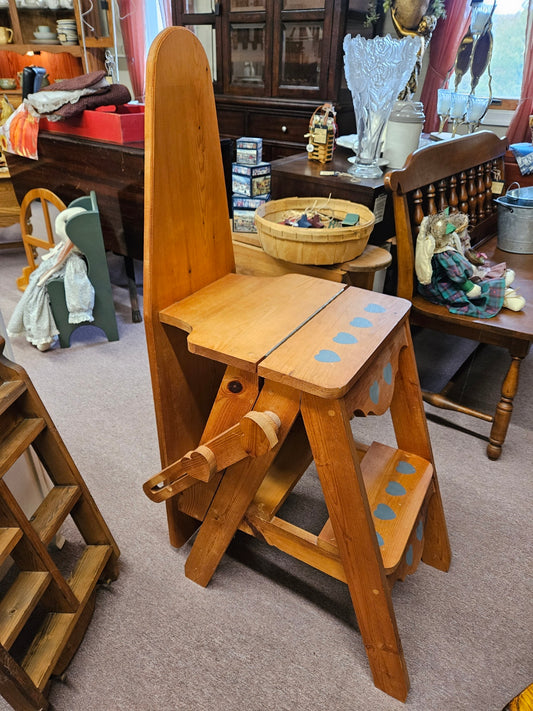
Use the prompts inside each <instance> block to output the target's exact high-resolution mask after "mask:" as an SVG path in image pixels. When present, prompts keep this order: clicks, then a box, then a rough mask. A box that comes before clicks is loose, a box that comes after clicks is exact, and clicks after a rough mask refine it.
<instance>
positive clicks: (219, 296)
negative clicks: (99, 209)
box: [144, 27, 450, 700]
mask: <svg viewBox="0 0 533 711" xmlns="http://www.w3.org/2000/svg"><path fill="white" fill-rule="evenodd" d="M147 87H148V92H147V96H146V109H145V111H146V137H145V150H146V172H145V179H146V185H145V210H146V213H145V252H144V254H145V259H144V270H145V272H144V307H145V328H146V335H147V345H148V354H149V360H150V369H151V377H152V386H153V395H154V404H155V411H156V418H157V426H158V435H159V446H160V452H161V461H162V465H163V470H162V471H161V472H160V473H159V474H156V475H155V476H153V477H152V478H151V479H150V480H148V481H147V482H146V483H145V485H144V491H145V493H146V494H147V496H148V497H149V498H150V499H152V500H153V501H155V502H163V501H164V502H165V504H166V507H167V518H168V525H169V534H170V541H171V543H172V545H174V546H180V545H182V544H183V543H184V542H185V541H187V540H188V539H189V538H190V536H191V534H192V533H193V532H194V531H195V530H196V529H198V532H197V535H196V537H195V540H194V543H193V545H192V548H191V551H190V553H189V556H188V559H187V562H186V564H185V574H186V575H187V577H189V578H190V579H192V580H194V581H195V582H197V583H198V584H200V585H204V586H205V585H207V584H208V582H209V580H210V579H211V577H212V575H213V574H214V572H215V570H216V568H217V566H218V563H219V562H220V560H221V558H222V556H223V555H224V553H225V551H226V549H227V547H228V546H229V544H230V543H231V540H232V538H233V537H234V535H235V533H236V532H237V531H238V530H241V531H244V532H246V533H248V534H250V535H254V536H257V537H259V538H260V539H261V540H263V541H266V542H268V543H269V544H270V545H273V546H276V547H277V548H279V549H280V550H282V551H284V552H286V553H288V554H289V555H291V556H293V557H295V558H298V559H299V560H302V561H304V562H306V563H308V564H309V565H311V566H313V567H315V568H317V569H319V570H321V571H324V572H326V573H327V574H329V575H332V576H333V577H335V578H337V579H339V580H342V581H343V582H345V583H347V584H348V587H349V590H350V594H351V597H352V600H353V604H354V608H355V611H356V615H357V620H358V624H359V628H360V630H361V634H362V637H363V640H364V643H365V647H366V649H367V653H368V657H369V662H370V666H371V669H372V673H373V677H374V682H375V684H376V685H377V686H378V687H379V688H381V689H383V690H384V691H386V692H387V693H388V694H391V695H392V696H394V697H396V698H399V699H403V700H404V699H405V698H406V696H407V692H408V688H409V679H408V674H407V670H406V664H405V660H404V657H403V652H402V648H401V642H400V638H399V634H398V629H397V625H396V620H395V615H394V610H393V607H392V600H391V587H392V584H393V583H394V581H395V580H397V579H403V578H405V576H406V575H407V574H409V573H412V572H414V570H415V569H416V567H417V565H418V563H419V561H420V559H421V558H422V557H423V559H424V560H425V562H427V563H429V564H430V565H433V566H434V567H437V568H439V569H441V570H446V569H447V568H448V565H449V562H450V550H449V544H448V536H447V532H446V524H445V520H444V514H443V510H442V503H441V499H440V494H439V488H438V482H437V478H436V474H435V471H434V466H433V457H432V452H431V444H430V442H429V437H428V431H427V425H426V421H425V416H424V411H423V404H422V397H421V394H420V389H419V385H418V379H417V373H416V365H415V360H414V355H413V350H412V343H411V340H410V332H409V324H408V311H409V308H410V304H409V302H407V301H406V300H404V299H397V298H396V297H393V296H385V295H383V294H376V293H373V292H370V291H367V290H363V289H358V288H355V287H346V286H345V285H343V284H337V283H334V282H330V281H326V280H322V279H317V278H314V277H310V276H306V275H300V274H287V275H284V276H280V277H254V276H249V275H237V274H235V273H234V271H233V269H234V263H233V253H232V248H231V234H230V229H229V220H228V212H227V202H226V195H225V187H224V176H223V170H222V159H221V154H220V143H219V137H218V130H217V118H216V110H215V102H214V96H213V88H212V82H211V76H210V72H209V68H208V63H207V58H206V56H205V53H204V50H203V48H202V46H201V44H200V42H199V41H198V39H197V38H196V37H195V36H194V35H193V34H192V33H191V32H190V31H188V30H186V29H184V28H179V27H173V28H168V29H166V30H164V31H163V32H162V33H161V34H160V35H159V36H158V37H157V38H156V40H155V41H154V43H153V45H152V48H151V50H150V54H149V59H148V65H147ZM177 117H179V121H177ZM388 410H390V412H391V415H392V419H393V423H394V430H395V435H396V440H397V442H396V445H397V446H396V447H390V446H388V445H385V444H381V443H372V444H371V445H369V446H367V445H362V444H356V442H355V440H354V437H353V434H352V430H351V424H350V419H351V417H352V415H353V413H355V412H357V414H359V415H362V416H366V415H370V414H378V415H380V414H383V413H384V412H386V411H388ZM313 458H314V460H315V463H316V466H317V471H318V475H319V478H320V481H321V485H322V490H323V494H324V499H325V502H326V507H327V509H328V513H329V517H328V518H327V520H325V521H324V525H323V530H322V532H321V533H320V534H319V535H314V534H311V533H309V532H308V531H306V530H304V529H302V528H300V527H298V526H295V525H293V524H291V523H289V522H288V521H285V520H283V519H282V518H281V517H280V516H279V515H278V512H279V509H280V507H281V506H282V504H283V502H284V501H285V500H286V498H287V497H288V496H289V495H290V493H291V491H292V489H293V488H294V486H295V485H296V483H297V482H298V480H299V478H300V477H301V476H302V475H303V473H304V472H305V471H306V469H307V468H308V467H309V464H310V463H311V461H312V459H313ZM400 501H401V504H400V503H399V502H400Z"/></svg>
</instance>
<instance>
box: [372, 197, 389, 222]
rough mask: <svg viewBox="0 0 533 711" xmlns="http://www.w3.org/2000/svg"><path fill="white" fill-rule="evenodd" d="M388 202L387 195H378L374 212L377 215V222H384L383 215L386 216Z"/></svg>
mask: <svg viewBox="0 0 533 711" xmlns="http://www.w3.org/2000/svg"><path fill="white" fill-rule="evenodd" d="M386 202H387V195H386V193H382V194H381V195H378V197H377V198H376V199H375V200H374V209H373V210H372V212H373V213H374V215H375V218H376V222H375V224H377V223H378V222H381V221H382V220H383V215H384V214H385V204H386Z"/></svg>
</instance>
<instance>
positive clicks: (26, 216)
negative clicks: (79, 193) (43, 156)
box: [17, 188, 66, 291]
mask: <svg viewBox="0 0 533 711" xmlns="http://www.w3.org/2000/svg"><path fill="white" fill-rule="evenodd" d="M37 202H40V204H41V208H42V215H43V218H44V226H45V229H46V238H45V237H44V236H42V237H40V236H38V235H36V234H34V229H35V225H34V222H33V212H34V210H35V207H36V205H35V203H37ZM51 206H53V207H54V208H55V209H56V210H57V211H58V212H61V211H62V210H64V209H65V208H66V205H65V203H64V202H63V200H61V198H58V197H57V195H56V194H55V193H53V192H52V191H51V190H47V189H46V188H35V190H30V191H29V192H27V193H26V195H25V196H24V198H23V200H22V204H21V206H20V230H21V233H22V242H23V244H24V251H25V252H26V258H27V260H28V266H27V267H23V269H22V274H21V275H20V276H19V278H18V279H17V287H18V288H19V289H20V290H21V291H24V290H25V289H26V287H27V286H28V281H29V278H30V274H31V273H32V272H33V271H35V270H36V269H37V264H36V262H35V259H36V257H37V252H36V249H37V248H40V249H46V250H48V249H51V248H52V247H53V246H54V245H55V239H54V230H53V227H52V221H53V218H52V217H51V216H50V207H51Z"/></svg>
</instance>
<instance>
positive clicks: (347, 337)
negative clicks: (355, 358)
mask: <svg viewBox="0 0 533 711" xmlns="http://www.w3.org/2000/svg"><path fill="white" fill-rule="evenodd" d="M333 340H334V341H335V343H345V344H351V343H357V338H356V337H355V336H353V335H352V334H351V333H346V331H339V333H337V335H336V336H335V337H334V338H333Z"/></svg>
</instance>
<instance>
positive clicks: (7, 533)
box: [0, 527, 22, 565]
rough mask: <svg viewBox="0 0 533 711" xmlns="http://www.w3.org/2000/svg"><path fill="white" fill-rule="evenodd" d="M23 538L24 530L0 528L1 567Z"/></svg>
mask: <svg viewBox="0 0 533 711" xmlns="http://www.w3.org/2000/svg"><path fill="white" fill-rule="evenodd" d="M21 538H22V530H21V529H20V528H17V527H13V528H0V565H2V563H3V562H4V561H5V559H6V558H7V557H8V555H9V554H10V553H11V551H12V550H13V548H14V547H15V546H16V545H17V543H18V542H19V541H20V539H21Z"/></svg>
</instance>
